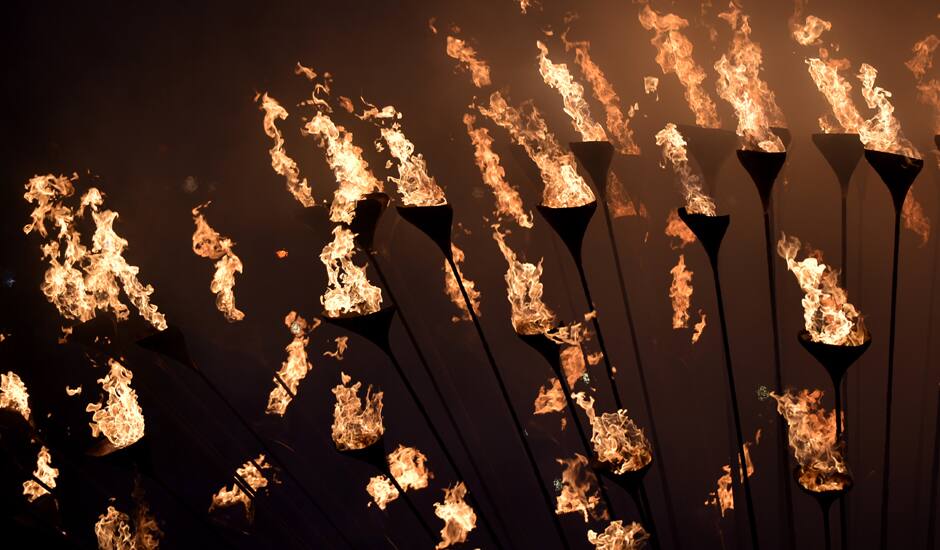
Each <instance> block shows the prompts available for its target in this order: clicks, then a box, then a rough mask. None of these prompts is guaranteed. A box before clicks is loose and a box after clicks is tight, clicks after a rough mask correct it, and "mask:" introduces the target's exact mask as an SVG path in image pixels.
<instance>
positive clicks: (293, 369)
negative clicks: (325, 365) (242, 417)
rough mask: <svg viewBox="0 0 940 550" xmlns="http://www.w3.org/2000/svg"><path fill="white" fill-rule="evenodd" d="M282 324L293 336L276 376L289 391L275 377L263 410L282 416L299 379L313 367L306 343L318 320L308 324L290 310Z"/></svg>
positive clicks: (294, 393)
mask: <svg viewBox="0 0 940 550" xmlns="http://www.w3.org/2000/svg"><path fill="white" fill-rule="evenodd" d="M284 324H285V325H287V328H289V329H290V332H291V334H293V335H294V338H293V340H291V342H290V344H287V347H286V348H284V349H285V350H286V351H287V360H286V361H284V362H283V363H281V368H280V369H279V370H278V371H277V376H278V378H280V381H281V382H283V383H284V385H286V386H287V387H288V388H289V389H290V392H288V391H287V389H285V388H284V387H282V386H281V384H280V383H279V381H278V380H277V378H275V379H274V389H273V390H271V393H270V394H269V395H268V406H267V409H265V411H264V412H265V413H266V414H276V415H278V416H284V413H286V412H287V406H288V405H290V402H291V400H292V399H293V397H292V396H291V395H292V394H293V395H297V388H298V387H299V386H300V381H301V380H303V379H304V377H306V376H307V373H308V372H309V371H310V369H312V368H313V365H312V364H311V363H310V361H309V360H308V359H307V344H309V343H310V338H309V336H308V335H309V334H310V333H311V332H313V331H314V330H316V328H317V327H318V326H320V320H319V319H314V321H313V324H310V323H308V322H307V320H306V319H304V318H303V317H301V316H300V315H298V314H297V312H295V311H291V312H290V313H288V314H287V316H286V317H284Z"/></svg>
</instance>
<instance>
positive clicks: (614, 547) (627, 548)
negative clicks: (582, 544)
mask: <svg viewBox="0 0 940 550" xmlns="http://www.w3.org/2000/svg"><path fill="white" fill-rule="evenodd" d="M587 537H588V542H590V543H591V544H593V545H594V549H595V550H642V548H643V547H645V546H646V541H648V540H649V538H650V535H649V533H647V532H646V530H645V529H643V526H642V525H640V524H639V523H637V522H633V523H631V524H630V525H628V526H627V527H624V526H623V521H621V520H619V519H618V520H615V521H612V522H610V524H608V525H607V528H606V529H604V532H603V533H595V532H594V530H593V529H588V533H587Z"/></svg>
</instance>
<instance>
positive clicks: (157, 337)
mask: <svg viewBox="0 0 940 550" xmlns="http://www.w3.org/2000/svg"><path fill="white" fill-rule="evenodd" d="M137 345H138V346H140V347H142V348H144V349H148V350H150V351H155V352H157V353H159V354H161V355H164V356H166V357H169V358H170V359H173V360H175V361H177V362H179V363H182V364H183V365H186V366H187V367H190V368H192V369H195V368H196V364H195V363H193V360H192V357H190V355H189V347H188V346H187V345H186V337H185V336H183V332H182V331H180V329H178V328H176V327H175V326H173V325H169V326H168V327H167V328H166V329H165V330H158V331H155V332H154V333H153V334H150V335H149V336H145V337H143V338H141V339H139V340H137Z"/></svg>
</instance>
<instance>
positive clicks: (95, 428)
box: [85, 359, 144, 449]
mask: <svg viewBox="0 0 940 550" xmlns="http://www.w3.org/2000/svg"><path fill="white" fill-rule="evenodd" d="M108 366H109V367H110V370H109V372H108V374H106V375H104V378H101V379H99V380H98V383H99V384H101V389H103V390H104V391H105V392H106V393H107V394H108V399H107V402H106V403H100V402H99V403H89V404H88V406H86V407H85V411H86V412H90V413H92V415H91V422H90V423H89V426H90V427H91V435H92V436H94V437H98V436H101V435H103V436H104V437H105V438H106V439H107V440H108V441H109V442H110V443H111V445H112V446H113V447H114V448H116V449H123V448H124V447H127V446H128V445H132V444H134V443H136V442H137V441H138V440H139V439H140V438H142V437H143V436H144V413H143V411H142V410H141V408H140V405H139V404H138V403H137V392H135V391H134V389H133V388H131V379H132V378H133V377H134V375H133V374H132V373H131V371H129V370H127V369H126V368H124V366H123V365H121V364H120V363H118V362H117V361H115V360H114V359H109V360H108Z"/></svg>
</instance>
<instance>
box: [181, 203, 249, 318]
mask: <svg viewBox="0 0 940 550" xmlns="http://www.w3.org/2000/svg"><path fill="white" fill-rule="evenodd" d="M209 204H210V203H208V202H207V203H205V204H203V205H200V206H197V207H196V208H193V221H194V222H195V223H196V231H195V232H194V233H193V252H195V253H196V255H197V256H202V257H203V258H209V259H210V260H218V261H217V262H215V275H213V276H212V284H211V285H210V286H209V288H210V289H211V290H212V293H213V294H215V295H216V296H215V307H216V308H218V310H219V311H221V312H222V314H223V315H224V316H225V319H226V320H227V321H228V322H230V323H232V322H235V321H241V320H242V319H244V318H245V314H244V313H243V312H241V311H239V310H238V308H236V307H235V274H236V273H241V272H242V261H241V260H240V259H239V258H238V256H236V255H235V252H234V251H233V250H232V248H233V247H234V246H235V243H233V242H232V239H230V238H228V237H222V236H221V235H219V233H218V232H217V231H216V230H215V229H212V227H210V226H209V223H208V222H206V219H205V217H203V215H202V212H201V210H202V209H203V208H205V207H207V206H209Z"/></svg>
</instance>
